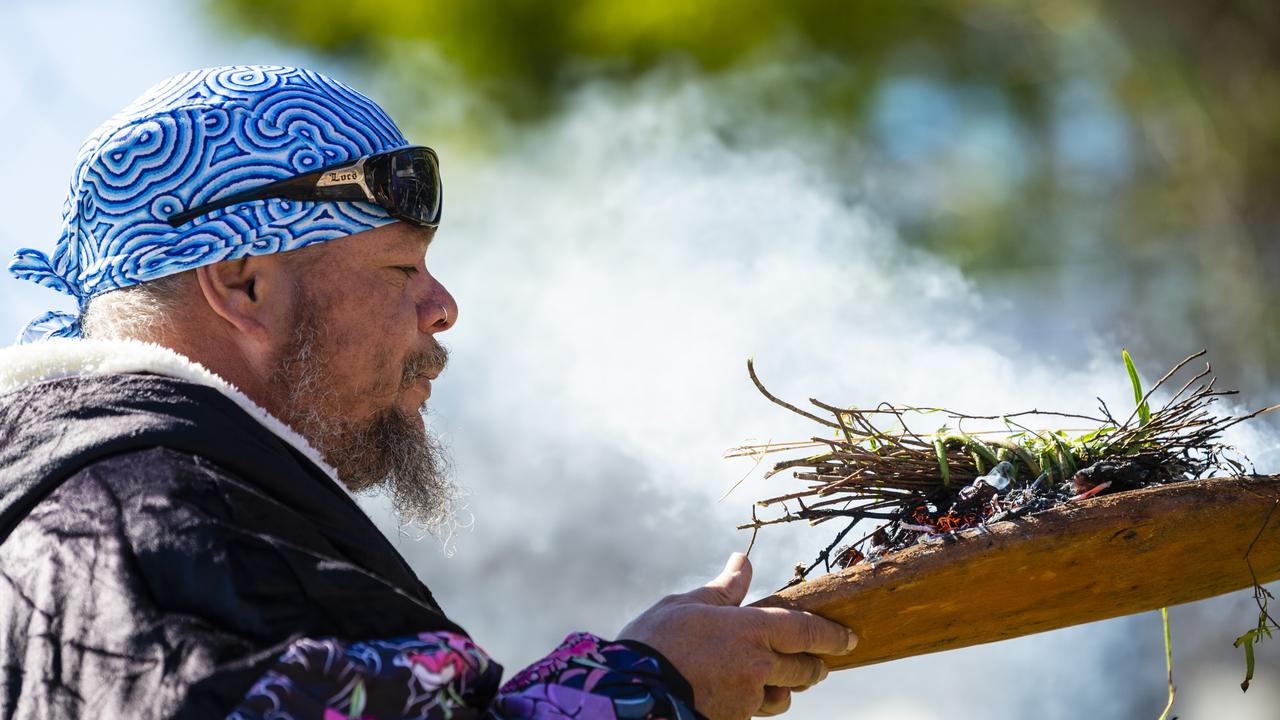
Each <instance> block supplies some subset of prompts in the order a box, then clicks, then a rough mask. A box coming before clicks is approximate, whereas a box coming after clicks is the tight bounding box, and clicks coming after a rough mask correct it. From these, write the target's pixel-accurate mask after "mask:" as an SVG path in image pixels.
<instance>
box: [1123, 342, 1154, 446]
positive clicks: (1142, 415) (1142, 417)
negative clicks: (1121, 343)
mask: <svg viewBox="0 0 1280 720" xmlns="http://www.w3.org/2000/svg"><path fill="white" fill-rule="evenodd" d="M1120 355H1121V356H1123V357H1124V369H1125V370H1128V371H1129V382H1131V383H1133V402H1134V404H1136V405H1137V406H1138V427H1142V426H1143V425H1146V424H1147V423H1149V422H1151V407H1150V406H1148V405H1147V404H1146V403H1145V402H1143V401H1142V395H1143V393H1142V381H1141V380H1139V379H1138V368H1136V367H1134V365H1133V358H1131V357H1129V351H1128V350H1125V349H1123V348H1121V350H1120Z"/></svg>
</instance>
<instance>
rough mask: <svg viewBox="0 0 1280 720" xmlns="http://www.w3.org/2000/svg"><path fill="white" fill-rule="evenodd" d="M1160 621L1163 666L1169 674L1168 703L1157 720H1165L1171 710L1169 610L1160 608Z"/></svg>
mask: <svg viewBox="0 0 1280 720" xmlns="http://www.w3.org/2000/svg"><path fill="white" fill-rule="evenodd" d="M1160 619H1161V620H1163V621H1164V666H1165V669H1166V670H1168V672H1169V702H1168V703H1166V704H1165V706H1164V712H1162V713H1160V719H1159V720H1165V719H1166V718H1168V717H1169V711H1170V710H1172V709H1173V692H1174V690H1173V639H1172V638H1171V637H1170V635H1169V608H1167V607H1162V608H1160Z"/></svg>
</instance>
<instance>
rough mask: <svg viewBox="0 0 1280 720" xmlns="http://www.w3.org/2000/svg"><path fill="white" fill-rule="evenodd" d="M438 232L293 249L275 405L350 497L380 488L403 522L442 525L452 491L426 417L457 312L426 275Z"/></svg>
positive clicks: (370, 235) (390, 233)
mask: <svg viewBox="0 0 1280 720" xmlns="http://www.w3.org/2000/svg"><path fill="white" fill-rule="evenodd" d="M432 234H433V231H430V230H423V229H420V228H414V227H412V226H410V225H406V224H404V223H393V224H391V225H387V226H384V227H381V228H378V229H376V230H370V231H367V232H363V233H359V234H357V235H352V236H350V237H347V238H342V239H340V240H333V241H330V242H327V243H324V244H323V245H317V246H313V247H312V248H309V249H304V250H302V251H299V253H298V254H297V257H296V259H291V260H290V262H291V263H295V269H296V271H297V272H295V273H294V274H293V277H294V278H295V281H296V285H295V288H294V293H293V297H294V304H293V305H294V306H293V313H292V315H293V318H292V328H293V332H292V334H291V336H290V337H287V338H284V339H283V340H282V342H281V344H280V348H279V352H278V361H277V363H276V370H275V373H274V375H273V377H272V379H271V380H272V382H271V384H272V386H273V389H274V392H275V393H276V397H275V398H274V400H275V401H274V402H273V405H275V406H276V407H277V408H280V410H279V412H280V414H281V415H282V416H283V417H282V419H283V420H284V421H285V422H287V423H288V424H289V425H290V426H292V427H293V428H294V429H295V430H297V431H298V432H299V433H300V434H302V435H303V437H306V438H307V440H308V441H309V442H311V443H312V444H313V445H315V446H316V448H317V449H318V450H319V451H320V452H321V454H322V455H323V456H324V458H325V460H327V461H328V462H329V464H331V465H333V466H334V468H335V469H337V471H338V475H339V477H340V479H341V480H342V481H343V482H344V483H345V484H346V485H347V486H348V487H349V488H350V489H351V490H353V491H357V492H358V491H360V490H366V489H369V488H372V487H375V486H378V485H380V484H383V483H386V484H388V485H389V486H390V489H391V491H392V499H393V503H394V505H395V507H396V509H397V511H398V512H400V514H401V516H402V517H403V518H404V519H405V520H407V521H417V522H419V523H421V524H423V525H426V526H427V527H432V526H435V525H438V524H439V523H440V522H442V521H444V520H447V518H448V513H449V510H450V508H449V505H450V501H451V500H452V499H453V496H454V494H455V493H454V490H453V488H452V486H451V485H450V483H449V482H448V480H447V478H446V477H445V467H444V466H445V461H444V458H443V455H442V452H441V450H440V446H439V443H438V442H437V441H436V439H435V437H434V436H433V435H432V434H431V433H430V432H429V431H428V430H427V428H426V424H425V420H424V418H423V417H422V415H421V412H422V410H423V408H424V407H425V405H426V402H427V398H428V397H429V396H430V394H431V380H432V379H434V378H435V377H436V376H437V375H439V374H440V372H441V371H442V370H443V369H444V365H445V362H446V359H447V353H446V351H445V349H444V347H443V346H441V345H440V344H439V343H438V342H437V341H436V339H435V334H436V333H438V332H443V331H444V330H447V329H448V328H449V327H451V326H452V325H453V322H454V321H455V319H456V318H457V315H458V310H457V305H456V304H455V303H454V300H453V297H452V296H451V295H450V294H449V292H448V291H447V290H445V288H444V286H442V285H441V284H440V283H439V282H437V281H436V280H435V278H433V277H432V276H431V275H430V274H429V273H428V272H427V269H426V264H425V255H426V246H427V244H428V243H429V242H430V240H431V237H432Z"/></svg>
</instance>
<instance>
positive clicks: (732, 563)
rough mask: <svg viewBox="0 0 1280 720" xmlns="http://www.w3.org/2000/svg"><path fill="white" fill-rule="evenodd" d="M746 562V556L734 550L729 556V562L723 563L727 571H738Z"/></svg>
mask: <svg viewBox="0 0 1280 720" xmlns="http://www.w3.org/2000/svg"><path fill="white" fill-rule="evenodd" d="M746 562H747V556H746V555H743V554H742V553H740V552H736V553H733V554H732V555H730V556H729V562H727V563H725V564H724V569H725V570H728V571H729V572H738V571H739V570H741V569H742V566H743V565H744V564H745V563H746Z"/></svg>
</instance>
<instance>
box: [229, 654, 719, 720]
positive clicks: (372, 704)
mask: <svg viewBox="0 0 1280 720" xmlns="http://www.w3.org/2000/svg"><path fill="white" fill-rule="evenodd" d="M501 677H502V666H501V665H499V664H497V663H495V662H494V661H492V660H491V659H489V656H488V655H486V654H485V652H484V651H483V650H481V649H480V648H479V647H478V646H477V645H475V644H474V643H472V642H471V640H470V639H469V638H467V637H465V636H463V635H458V634H456V633H450V632H432V633H422V634H420V635H417V636H411V637H406V638H397V639H392V640H373V641H366V642H352V643H348V642H343V641H339V640H334V639H321V640H313V639H309V638H308V639H302V640H299V641H297V642H295V643H294V644H293V645H291V646H290V647H289V649H288V651H286V652H285V653H284V654H283V655H281V656H280V658H279V659H278V660H277V661H276V664H275V665H274V666H273V667H272V668H271V669H269V670H268V671H267V672H266V673H265V674H263V676H262V677H261V678H259V680H258V682H257V683H255V684H254V686H253V687H252V688H251V689H250V690H249V693H248V695H246V696H245V698H244V700H242V701H241V703H240V705H239V706H237V707H236V709H235V710H234V711H232V712H231V714H230V715H228V716H227V718H228V720H266V719H267V718H271V719H272V720H290V719H292V718H298V719H301V718H323V720H348V719H355V720H371V719H373V718H377V719H379V720H381V719H382V718H422V719H423V720H446V719H447V720H471V719H472V718H475V719H477V720H479V719H481V718H483V719H484V720H516V719H518V718H519V719H523V718H530V719H534V718H536V719H537V720H559V719H560V718H576V719H578V720H700V719H701V718H702V715H700V714H699V713H697V712H696V711H695V710H693V692H692V689H691V688H690V687H689V684H688V683H687V682H686V681H685V680H684V678H683V677H681V676H680V674H679V673H677V672H676V671H675V669H674V668H673V667H672V666H671V665H670V663H668V662H667V661H666V659H665V658H663V657H662V656H661V655H659V654H658V653H657V652H656V651H654V650H652V649H651V648H648V647H646V646H644V645H642V644H640V643H636V642H631V641H620V642H607V641H605V640H601V639H600V638H598V637H596V636H594V635H590V634H587V633H576V634H573V635H570V636H569V637H567V638H566V639H565V641H564V642H563V643H562V644H561V645H560V647H558V648H556V649H555V650H554V651H553V652H552V653H551V654H550V655H548V656H546V657H545V658H543V659H541V660H539V661H538V662H536V663H534V664H533V665H530V666H529V667H527V668H525V669H524V670H522V671H520V672H519V673H517V674H516V676H515V677H514V678H512V679H511V681H510V682H508V683H507V684H506V685H503V686H502V687H501V688H500V689H499V687H498V683H499V681H500V679H501Z"/></svg>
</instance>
